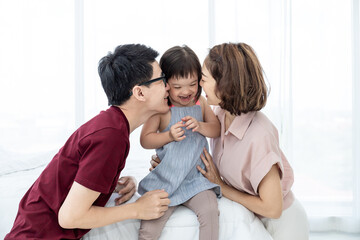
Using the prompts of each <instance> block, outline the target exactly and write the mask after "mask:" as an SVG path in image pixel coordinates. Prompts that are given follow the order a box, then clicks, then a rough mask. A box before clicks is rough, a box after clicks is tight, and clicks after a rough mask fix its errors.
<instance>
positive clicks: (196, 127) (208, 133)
mask: <svg viewBox="0 0 360 240" xmlns="http://www.w3.org/2000/svg"><path fill="white" fill-rule="evenodd" d="M199 101H200V104H201V108H202V109H203V113H204V114H203V116H204V118H203V119H204V121H203V122H199V121H197V120H196V119H195V118H193V117H190V116H186V117H184V118H182V120H183V121H184V122H185V126H186V128H187V129H193V131H194V132H199V133H200V134H202V135H204V136H205V137H209V138H216V137H219V136H220V122H219V119H218V118H217V117H216V116H215V114H214V112H213V111H212V110H211V108H210V106H209V104H208V103H207V102H206V100H205V99H204V97H203V96H200V98H199Z"/></svg>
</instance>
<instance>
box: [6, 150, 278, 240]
mask: <svg viewBox="0 0 360 240" xmlns="http://www.w3.org/2000/svg"><path fill="white" fill-rule="evenodd" d="M54 153H55V151H53V152H48V153H44V154H41V155H38V156H37V157H35V158H32V157H31V158H29V156H27V158H25V157H24V158H23V159H24V161H19V160H18V159H19V158H18V156H16V158H15V157H14V156H13V155H7V158H6V159H0V163H1V167H0V190H1V191H0V192H1V193H0V194H1V195H0V214H1V218H0V239H3V238H4V237H5V235H6V234H7V233H8V232H9V231H10V229H11V227H12V224H13V222H14V219H15V216H16V213H17V209H18V204H19V202H20V200H21V198H22V196H23V195H24V194H25V192H26V191H27V189H28V188H29V187H30V186H31V185H32V184H33V182H34V181H35V180H36V178H37V177H38V176H39V175H40V173H41V171H42V170H43V169H44V168H45V166H46V165H47V163H48V161H50V159H51V158H52V156H53V155H54ZM151 153H152V152H150V153H149V152H144V153H143V154H139V152H136V154H129V158H128V160H127V164H126V168H125V169H124V171H123V174H122V175H123V176H125V175H131V176H134V177H135V178H136V179H137V181H139V180H140V179H142V178H143V177H144V176H145V175H146V174H147V173H148V168H149V161H147V160H144V159H149V156H151ZM2 156H4V155H3V154H2ZM135 156H136V157H135ZM13 157H14V158H13ZM25 159H26V161H25ZM5 163H6V164H5ZM115 197H116V194H114V195H113V197H112V199H110V200H109V202H108V204H107V206H111V205H113V204H114V202H113V199H114V198H115ZM137 197H138V195H135V196H134V197H133V199H132V200H131V201H135V200H136V199H137ZM219 210H220V233H219V234H220V238H219V239H223V240H231V239H234V240H235V239H241V240H257V239H259V240H267V239H271V237H270V235H269V234H268V232H267V231H266V230H265V228H264V226H263V224H262V222H261V221H260V220H259V219H258V218H257V217H255V216H254V214H253V213H252V212H250V211H249V210H247V209H246V208H244V207H243V206H241V205H240V204H237V203H235V202H232V201H230V200H228V199H226V198H221V199H220V200H219ZM139 226H140V221H139V220H127V221H123V222H118V223H115V224H113V225H109V226H106V227H104V228H98V229H93V230H91V231H90V232H89V233H88V234H87V235H86V236H85V237H84V239H88V240H91V239H101V240H104V239H126V240H132V239H134V240H135V239H137V231H138V229H139ZM198 228H199V225H198V221H197V218H196V216H195V214H194V213H193V212H192V211H191V210H189V209H187V208H185V207H182V206H181V207H179V208H178V209H177V210H176V211H175V212H174V214H173V215H172V216H171V218H170V219H169V221H168V222H167V224H166V226H165V229H164V230H163V233H162V235H161V238H160V239H161V240H168V239H172V240H177V239H179V240H180V239H181V240H187V239H189V240H190V239H191V240H193V239H198V234H199V233H198V232H199V230H198Z"/></svg>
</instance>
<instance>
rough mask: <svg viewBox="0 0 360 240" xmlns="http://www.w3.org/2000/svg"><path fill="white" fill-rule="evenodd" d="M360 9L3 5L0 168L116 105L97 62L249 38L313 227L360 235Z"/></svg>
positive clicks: (20, 161) (318, 1) (322, 2)
mask: <svg viewBox="0 0 360 240" xmlns="http://www.w3.org/2000/svg"><path fill="white" fill-rule="evenodd" d="M358 8H359V4H358V0H353V1H351V0H331V1H329V0H277V1H270V0H256V1H250V0H224V1H215V0H199V1H190V0H184V1H180V2H178V1H166V0H153V1H145V0H144V1H140V0H136V1H116V0H111V1H110V0H102V1H99V0H86V1H84V0H75V1H72V0H62V1H58V0H52V1H48V0H32V1H26V0H11V1H10V0H7V1H6V0H1V1H0V18H1V21H0V29H1V38H0V52H1V54H0V106H1V108H0V109H1V111H0V164H1V169H0V175H1V174H8V173H11V172H14V171H19V170H21V169H27V168H28V169H30V168H34V167H37V166H43V165H44V164H46V163H47V162H48V161H49V160H50V159H51V156H52V155H53V154H54V153H55V151H57V150H58V149H59V148H60V147H61V146H62V144H63V143H64V141H65V140H66V139H67V138H68V137H69V136H70V134H71V133H72V132H73V131H74V130H75V129H76V127H78V126H79V125H80V124H81V123H83V122H84V121H87V120H89V119H90V118H91V117H93V116H94V115H95V114H97V113H98V112H99V111H100V110H102V109H105V108H107V101H106V97H105V94H104V93H103V90H102V88H101V84H100V80H99V78H98V75H97V64H98V61H99V59H100V58H101V57H103V56H104V55H106V54H107V52H108V51H113V50H114V48H115V47H116V46H117V45H120V44H125V43H143V44H146V45H149V46H151V47H153V48H154V49H156V50H158V51H159V52H160V54H162V53H163V52H164V51H165V50H166V49H168V48H170V47H172V46H174V45H182V44H187V45H188V46H189V47H191V48H192V49H193V50H194V51H195V52H196V53H197V54H198V56H199V58H200V60H201V61H202V60H203V59H204V57H205V56H206V54H207V51H208V49H209V48H210V47H212V46H213V45H215V44H220V43H223V42H245V43H248V44H250V45H251V46H252V47H253V48H254V49H255V51H256V52H257V55H258V57H259V59H260V61H261V63H262V65H263V68H264V71H265V74H266V77H267V81H268V82H269V84H270V86H271V92H270V96H269V101H268V105H267V106H266V108H265V109H264V112H265V113H266V114H267V115H268V116H269V117H270V119H272V121H273V122H274V123H275V125H276V126H277V128H278V130H279V133H280V136H281V139H280V141H281V146H282V148H283V150H284V152H285V154H286V155H287V157H288V159H289V161H290V163H291V164H292V166H293V168H294V171H295V185H294V192H295V194H296V197H297V198H298V199H299V200H300V201H301V202H302V204H303V205H304V206H305V208H306V211H307V213H308V215H309V219H310V223H311V229H312V230H313V231H327V230H340V231H341V230H342V231H346V232H359V229H360V221H359V217H360V211H359V205H360V196H359V186H360V182H359V181H360V180H359V171H360V169H359V160H360V159H359V151H358V150H357V149H359V148H360V146H359V138H360V137H359V134H360V133H359V123H358V122H359V116H360V113H359V111H360V106H359V104H360V101H359V97H358V95H360V89H359V85H360V84H359V81H360V80H359V73H358V72H357V71H356V69H357V68H359V66H358V64H359V58H360V56H358V55H359V46H358V42H357V41H358V40H359V38H358V34H359V30H358V27H359V22H358V19H359V16H358V15H359V9H358ZM356 39H357V40H356ZM356 86H357V88H356ZM356 119H357V120H358V121H356ZM138 137H139V130H137V131H135V132H134V134H133V135H132V137H131V151H130V155H129V159H128V167H127V171H128V172H129V173H136V174H139V172H140V175H145V174H146V173H147V168H148V159H149V156H150V155H151V153H152V151H145V150H143V149H141V147H140V145H139V140H138Z"/></svg>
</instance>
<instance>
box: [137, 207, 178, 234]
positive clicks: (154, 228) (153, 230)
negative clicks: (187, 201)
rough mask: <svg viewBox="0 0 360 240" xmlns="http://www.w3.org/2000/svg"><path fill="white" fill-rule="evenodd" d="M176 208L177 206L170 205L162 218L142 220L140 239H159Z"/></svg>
mask: <svg viewBox="0 0 360 240" xmlns="http://www.w3.org/2000/svg"><path fill="white" fill-rule="evenodd" d="M176 208H177V206H175V207H169V209H168V210H167V211H166V212H165V214H164V215H162V216H161V217H160V218H157V219H153V220H141V224H140V230H139V240H147V239H149V240H150V239H151V240H154V239H158V238H159V237H160V235H161V232H162V230H163V228H164V226H165V223H166V222H167V220H168V219H169V218H170V216H171V214H172V213H173V212H174V211H175V209H176Z"/></svg>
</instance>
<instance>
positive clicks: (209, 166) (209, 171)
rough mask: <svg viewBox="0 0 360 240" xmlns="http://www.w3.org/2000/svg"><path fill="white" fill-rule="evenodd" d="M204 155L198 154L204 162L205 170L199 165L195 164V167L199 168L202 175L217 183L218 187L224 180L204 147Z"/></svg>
mask: <svg viewBox="0 0 360 240" xmlns="http://www.w3.org/2000/svg"><path fill="white" fill-rule="evenodd" d="M204 154H205V156H204V155H202V154H201V155H200V158H201V160H202V161H203V163H204V164H205V170H204V169H202V168H201V167H200V166H199V165H198V166H197V169H198V170H199V172H201V173H202V175H204V177H206V178H207V179H208V180H209V181H210V182H212V183H215V184H217V185H219V186H220V187H221V186H222V185H223V184H224V182H223V181H222V179H221V177H220V174H219V171H218V169H217V168H216V166H215V164H214V162H213V160H212V157H211V155H210V154H209V153H208V151H207V150H206V148H204Z"/></svg>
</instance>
